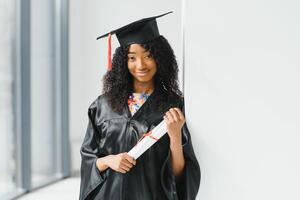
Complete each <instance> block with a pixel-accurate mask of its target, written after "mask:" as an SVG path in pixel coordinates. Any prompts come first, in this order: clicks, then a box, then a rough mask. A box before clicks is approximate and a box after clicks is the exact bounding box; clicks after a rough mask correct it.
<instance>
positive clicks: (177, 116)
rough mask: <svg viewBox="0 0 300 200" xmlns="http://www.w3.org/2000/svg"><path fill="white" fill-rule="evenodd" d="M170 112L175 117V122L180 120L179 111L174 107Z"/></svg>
mask: <svg viewBox="0 0 300 200" xmlns="http://www.w3.org/2000/svg"><path fill="white" fill-rule="evenodd" d="M170 113H171V116H172V117H173V120H174V121H175V122H178V121H179V120H180V118H179V114H178V113H177V111H176V110H175V109H174V108H171V109H170Z"/></svg>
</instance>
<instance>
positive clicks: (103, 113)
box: [88, 94, 120, 122]
mask: <svg viewBox="0 0 300 200" xmlns="http://www.w3.org/2000/svg"><path fill="white" fill-rule="evenodd" d="M88 114H89V115H90V117H92V118H96V121H97V122H102V121H105V120H108V119H111V118H118V117H120V116H119V115H118V114H117V113H116V112H114V111H113V110H112V108H111V106H110V104H109V103H108V101H107V98H106V95H105V94H101V95H99V96H98V97H97V98H96V99H95V100H94V101H93V102H92V103H91V104H90V106H89V108H88Z"/></svg>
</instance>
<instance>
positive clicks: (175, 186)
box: [80, 92, 200, 200]
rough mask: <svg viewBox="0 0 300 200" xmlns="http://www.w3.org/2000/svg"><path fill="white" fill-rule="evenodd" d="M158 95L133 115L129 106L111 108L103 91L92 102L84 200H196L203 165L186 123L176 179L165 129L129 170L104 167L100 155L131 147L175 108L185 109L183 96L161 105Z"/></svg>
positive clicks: (86, 141) (83, 153)
mask: <svg viewBox="0 0 300 200" xmlns="http://www.w3.org/2000/svg"><path fill="white" fill-rule="evenodd" d="M159 95H160V94H158V93H157V92H153V93H152V94H151V95H150V97H149V98H148V99H147V101H146V102H145V103H144V104H143V106H142V107H141V108H140V109H139V110H138V111H137V112H136V113H135V114H134V115H133V116H131V114H130V111H129V109H128V107H127V106H124V111H123V113H122V114H118V113H115V112H113V111H112V109H111V107H110V106H109V104H108V102H107V101H106V98H105V96H104V95H101V96H99V97H98V98H97V99H96V100H95V101H94V102H93V103H92V104H91V106H90V107H89V110H88V116H89V123H88V127H87V131H86V135H85V138H84V141H83V144H82V147H81V151H80V153H81V156H82V163H81V185H80V200H92V199H96V200H102V199H103V200H104V199H105V200H109V199H113V200H164V199H169V200H176V199H182V200H193V199H195V198H196V195H197V192H198V189H199V184H200V167H199V164H198V162H197V159H196V156H195V154H194V150H193V146H192V142H191V136H190V133H189V130H188V128H187V126H186V124H185V125H184V127H183V128H182V137H183V140H182V141H183V153H184V158H185V167H184V172H183V174H182V177H181V179H180V180H179V181H177V182H176V181H175V176H174V174H173V172H172V165H171V157H170V156H171V152H170V140H169V136H168V134H165V135H164V136H163V137H162V138H161V139H160V140H159V141H158V142H156V143H155V144H154V145H153V146H152V147H151V148H150V149H148V150H147V151H146V152H145V153H144V154H143V155H142V156H141V157H139V158H138V159H137V162H136V165H135V166H134V167H133V168H132V169H131V170H130V171H129V172H127V173H126V174H122V173H118V172H115V171H113V170H111V169H110V168H108V169H107V170H105V171H103V172H100V171H99V170H98V169H97V167H96V160H97V158H98V157H102V156H106V155H110V154H118V153H122V152H128V151H129V150H130V149H131V148H132V147H133V146H134V145H135V144H136V143H137V141H138V139H139V138H140V137H142V134H144V133H146V132H148V131H149V130H151V129H153V128H154V127H155V126H156V125H157V124H158V123H159V122H160V121H161V120H162V119H163V116H164V113H165V112H166V111H167V110H168V109H169V108H171V107H179V108H181V109H184V108H183V99H182V98H179V97H178V98H177V99H173V100H172V101H169V102H164V108H163V110H158V107H157V106H156V104H155V103H154V102H155V101H154V100H155V99H157V98H158V97H159Z"/></svg>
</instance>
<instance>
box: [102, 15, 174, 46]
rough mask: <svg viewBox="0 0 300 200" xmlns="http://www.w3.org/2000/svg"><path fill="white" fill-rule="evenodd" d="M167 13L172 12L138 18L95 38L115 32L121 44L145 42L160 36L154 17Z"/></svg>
mask: <svg viewBox="0 0 300 200" xmlns="http://www.w3.org/2000/svg"><path fill="white" fill-rule="evenodd" d="M169 13H172V11H171V12H167V13H164V14H162V15H158V16H154V17H148V18H144V19H140V20H138V21H135V22H132V23H130V24H127V25H126V26H123V27H121V28H118V29H116V30H113V31H110V32H109V33H106V34H104V35H101V36H99V37H98V38H97V40H98V39H100V38H103V37H107V36H108V35H109V34H116V36H117V38H118V41H119V43H120V45H121V46H127V45H130V44H143V43H146V42H148V41H150V40H153V39H155V38H157V37H158V36H160V34H159V30H158V26H157V22H156V19H157V18H159V17H162V16H164V15H167V14H169Z"/></svg>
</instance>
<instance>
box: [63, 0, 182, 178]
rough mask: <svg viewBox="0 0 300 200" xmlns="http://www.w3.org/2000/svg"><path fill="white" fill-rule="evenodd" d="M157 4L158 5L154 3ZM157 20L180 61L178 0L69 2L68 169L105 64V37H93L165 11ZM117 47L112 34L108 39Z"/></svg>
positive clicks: (74, 165) (98, 91) (76, 154)
mask: <svg viewBox="0 0 300 200" xmlns="http://www.w3.org/2000/svg"><path fill="white" fill-rule="evenodd" d="M158 5H159V6H158ZM170 10H172V11H174V13H173V14H171V15H168V16H165V17H163V18H160V19H158V25H159V27H160V33H161V34H162V35H165V36H166V38H167V39H168V40H169V42H170V43H171V45H172V46H173V48H174V51H175V54H176V55H177V56H178V61H179V63H180V64H181V57H180V55H181V1H180V0H175V1H174V0H168V1H160V0H152V1H147V2H142V1H139V0H131V1H118V0H111V1H104V0H100V1H99V0H89V1H82V0H72V1H70V50H69V52H70V137H71V156H72V158H71V159H72V171H73V172H78V170H79V167H80V154H79V149H80V146H81V143H82V140H83V137H84V135H85V131H86V126H87V122H88V119H87V109H88V107H89V105H90V104H91V102H92V101H93V100H94V99H96V97H97V96H98V95H99V94H101V90H102V77H103V75H104V73H105V71H106V66H107V40H106V39H103V40H98V41H96V37H97V36H99V35H101V34H104V33H107V32H109V31H111V30H114V29H116V28H119V27H121V26H123V25H126V24H128V23H131V22H132V21H135V20H138V19H140V18H145V17H150V16H155V15H158V14H162V13H164V12H167V11H170ZM112 43H113V46H114V47H117V46H118V45H119V44H118V41H117V38H116V37H113V38H112Z"/></svg>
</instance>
